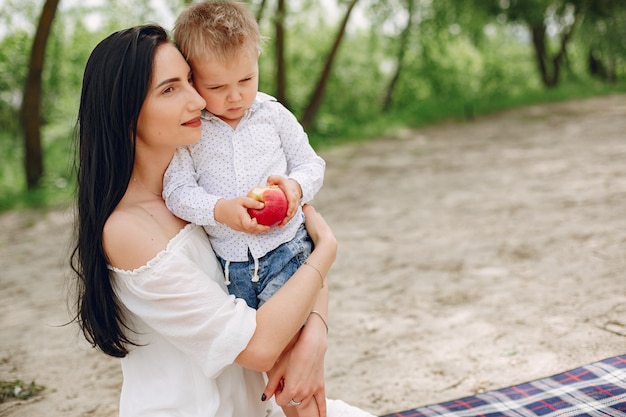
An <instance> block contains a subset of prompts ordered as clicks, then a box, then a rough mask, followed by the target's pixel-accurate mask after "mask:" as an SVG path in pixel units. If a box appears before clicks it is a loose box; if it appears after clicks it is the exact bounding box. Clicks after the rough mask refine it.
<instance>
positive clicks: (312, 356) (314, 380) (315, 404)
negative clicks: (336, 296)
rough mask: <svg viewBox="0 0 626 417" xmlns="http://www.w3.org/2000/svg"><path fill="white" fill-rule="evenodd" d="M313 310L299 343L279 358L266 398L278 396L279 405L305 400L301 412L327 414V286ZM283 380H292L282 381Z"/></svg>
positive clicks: (304, 413) (265, 391) (300, 407)
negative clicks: (325, 365) (325, 381)
mask: <svg viewBox="0 0 626 417" xmlns="http://www.w3.org/2000/svg"><path fill="white" fill-rule="evenodd" d="M313 311H316V312H318V313H319V315H321V316H322V317H323V318H324V320H322V319H321V318H320V316H319V315H318V313H312V314H310V315H309V318H308V320H307V322H306V325H305V326H304V327H303V328H302V331H301V332H300V335H299V337H298V339H297V342H296V343H295V345H294V346H292V347H291V348H289V350H288V351H287V352H285V354H284V355H283V356H281V358H280V359H279V360H278V362H277V363H276V365H275V366H274V368H273V369H272V372H271V374H270V375H271V376H270V379H269V381H268V384H267V386H266V387H265V390H264V394H265V397H266V398H270V397H271V396H272V395H275V396H276V402H277V403H278V405H281V406H287V405H288V404H289V400H291V399H295V400H296V401H301V402H302V405H301V406H299V407H298V413H299V415H307V416H308V415H312V416H320V417H325V416H326V390H325V385H324V358H325V355H326V350H327V347H328V339H327V328H326V323H327V322H328V318H327V317H328V289H327V288H324V289H323V290H322V291H321V293H320V295H319V297H318V299H317V301H316V303H315V305H314V306H313ZM283 381H288V382H286V383H284V384H281V382H283Z"/></svg>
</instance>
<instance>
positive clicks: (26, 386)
mask: <svg viewBox="0 0 626 417" xmlns="http://www.w3.org/2000/svg"><path fill="white" fill-rule="evenodd" d="M44 389H45V387H44V386H43V385H38V384H35V382H31V383H25V382H23V381H21V380H19V379H15V380H13V381H2V380H0V403H3V402H5V401H6V400H9V399H15V400H27V399H29V398H31V397H32V396H34V395H37V394H39V393H40V392H41V391H43V390H44Z"/></svg>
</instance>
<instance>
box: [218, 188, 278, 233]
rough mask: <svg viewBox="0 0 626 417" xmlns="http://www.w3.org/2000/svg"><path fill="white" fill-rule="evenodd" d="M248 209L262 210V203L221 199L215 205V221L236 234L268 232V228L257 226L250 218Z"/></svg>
mask: <svg viewBox="0 0 626 417" xmlns="http://www.w3.org/2000/svg"><path fill="white" fill-rule="evenodd" d="M248 208H254V209H262V208H263V203H261V202H260V201H256V200H255V199H253V198H249V197H236V198H233V199H230V200H227V199H225V198H222V199H220V200H218V201H217V203H216V204H215V209H214V216H215V220H216V221H218V222H220V223H223V224H225V225H226V226H228V227H230V228H231V229H233V230H236V231H238V232H245V233H251V234H259V233H265V232H267V231H269V230H270V227H269V226H263V225H261V224H258V223H257V221H256V219H253V218H251V217H250V214H248Z"/></svg>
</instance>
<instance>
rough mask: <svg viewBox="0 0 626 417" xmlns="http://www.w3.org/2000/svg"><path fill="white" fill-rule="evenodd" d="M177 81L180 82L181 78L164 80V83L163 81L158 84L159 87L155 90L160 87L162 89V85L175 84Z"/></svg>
mask: <svg viewBox="0 0 626 417" xmlns="http://www.w3.org/2000/svg"><path fill="white" fill-rule="evenodd" d="M177 81H180V78H179V77H174V78H168V79H166V80H163V81H161V82H160V83H158V84H157V86H156V87H155V88H159V87H161V86H162V85H165V84H169V83H173V82H177Z"/></svg>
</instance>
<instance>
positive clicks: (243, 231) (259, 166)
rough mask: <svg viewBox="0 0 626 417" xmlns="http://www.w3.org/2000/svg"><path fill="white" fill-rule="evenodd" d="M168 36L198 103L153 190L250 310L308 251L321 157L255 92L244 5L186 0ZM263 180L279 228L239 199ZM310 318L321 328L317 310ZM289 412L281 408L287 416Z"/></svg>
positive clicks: (251, 35) (253, 44)
mask: <svg viewBox="0 0 626 417" xmlns="http://www.w3.org/2000/svg"><path fill="white" fill-rule="evenodd" d="M174 40H175V42H176V44H177V45H178V47H179V48H180V50H181V52H182V53H183V55H184V56H185V58H186V59H187V61H188V62H189V64H190V65H191V68H192V73H193V80H194V86H195V88H196V90H197V91H198V93H199V94H200V95H201V96H202V97H203V98H204V100H205V101H206V109H205V111H203V114H202V137H201V139H200V141H199V142H198V143H196V144H194V145H190V146H187V147H184V148H180V149H178V150H177V152H176V154H175V155H174V158H173V159H172V161H171V163H170V165H169V167H168V169H167V171H166V173H165V176H164V189H163V196H164V198H165V200H166V203H167V207H168V208H169V209H170V210H171V211H172V212H173V213H174V214H175V215H177V216H178V217H180V218H182V219H184V220H187V221H189V222H192V223H196V224H199V225H202V226H204V228H205V230H206V232H207V233H208V235H209V238H210V240H211V244H212V246H213V250H214V251H215V253H216V254H217V256H218V259H219V260H220V262H221V264H222V267H223V268H224V276H225V278H226V284H227V285H228V289H229V292H230V293H231V294H234V295H235V296H237V297H240V298H243V299H245V300H246V302H247V303H248V305H249V306H251V307H254V308H258V307H260V306H261V305H262V304H263V303H264V302H265V301H267V300H268V299H269V298H270V297H271V296H272V295H273V294H274V293H275V292H276V291H277V290H278V289H279V288H280V287H281V286H282V285H283V284H284V283H285V282H286V281H287V280H288V279H289V278H290V277H291V275H293V273H295V271H296V270H297V269H298V268H299V267H300V266H301V265H302V264H304V263H305V261H306V258H307V257H308V256H309V254H310V253H311V249H312V248H311V245H312V244H311V241H310V239H309V237H308V235H307V233H306V229H305V228H304V224H303V215H302V209H301V204H304V203H306V202H308V201H310V200H312V199H313V197H314V195H315V194H316V193H317V192H318V191H319V189H320V188H321V186H322V182H323V176H324V169H325V162H324V160H323V159H322V158H320V157H319V156H318V155H317V154H316V153H315V151H314V150H313V148H312V147H311V146H310V145H309V141H308V137H307V135H306V133H305V132H304V130H303V128H302V126H301V125H300V124H299V123H298V121H297V120H296V118H295V116H294V115H293V114H291V113H290V112H289V111H288V110H287V109H286V108H285V107H284V106H282V105H281V104H280V103H278V102H277V101H276V100H275V99H274V98H273V97H270V96H268V95H266V94H263V93H261V92H258V58H259V54H260V52H261V49H260V44H261V35H260V32H259V27H258V24H257V22H256V19H255V18H254V16H253V15H252V13H251V12H250V11H249V10H248V9H247V7H246V6H245V5H243V4H242V3H238V2H234V1H206V2H202V3H195V4H192V5H190V6H189V7H188V8H187V9H185V10H184V11H183V12H182V13H181V15H180V16H179V17H178V19H177V20H176V23H175V28H174ZM266 183H267V184H272V185H278V186H279V187H280V188H281V189H282V190H283V191H284V192H285V195H286V197H287V200H288V202H289V206H288V210H287V215H286V217H285V218H284V219H283V221H282V222H281V223H280V224H279V225H278V226H279V227H268V226H262V225H259V224H258V223H257V222H256V220H253V219H252V218H251V217H250V215H249V214H248V211H247V208H248V207H254V206H255V204H258V202H256V201H255V200H253V199H251V198H248V197H245V196H246V195H247V193H248V191H249V190H251V189H252V188H254V187H256V186H258V185H263V184H266ZM307 265H308V266H310V267H312V268H315V267H314V266H313V265H310V264H307ZM318 272H319V271H318ZM320 279H321V282H322V283H323V282H324V277H322V276H321V274H320ZM314 315H318V316H319V317H320V318H321V319H322V320H323V321H324V324H325V325H326V322H325V320H324V318H323V316H322V314H321V313H320V312H318V311H314V313H312V316H314ZM292 401H293V400H292ZM314 403H315V401H311V403H310V404H309V407H306V409H303V408H304V407H298V408H297V410H298V412H299V413H301V414H300V415H307V414H308V415H317V414H316V413H317V408H316V406H315V404H314ZM294 404H296V402H295V401H294V402H293V404H292V405H294ZM311 406H312V407H313V408H311ZM295 411H296V407H286V408H285V413H286V414H288V415H290V416H294V415H296V414H294V412H295Z"/></svg>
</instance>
